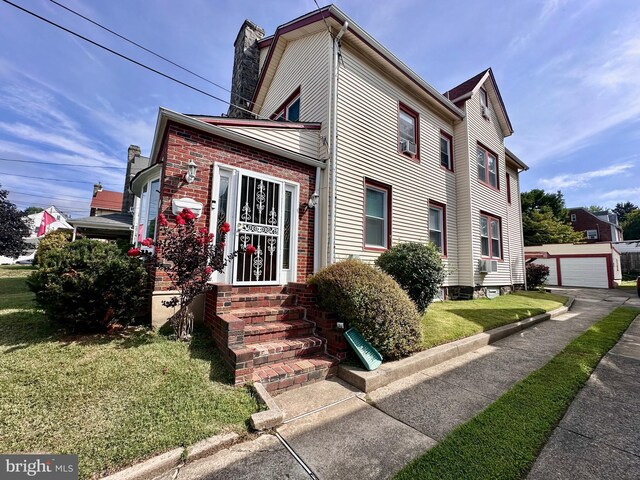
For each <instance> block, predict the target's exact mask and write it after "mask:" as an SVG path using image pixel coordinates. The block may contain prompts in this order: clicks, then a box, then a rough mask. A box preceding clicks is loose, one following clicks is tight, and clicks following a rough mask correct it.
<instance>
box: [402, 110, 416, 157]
mask: <svg viewBox="0 0 640 480" xmlns="http://www.w3.org/2000/svg"><path fill="white" fill-rule="evenodd" d="M419 131H420V128H419V117H418V113H417V112H415V111H413V110H411V109H410V108H409V107H407V106H406V105H403V104H402V103H401V104H400V107H399V109H398V140H399V144H398V149H399V151H400V153H402V154H405V155H409V156H410V157H411V158H415V159H418V157H419V153H420V152H419V146H420V138H419V136H418V132H419Z"/></svg>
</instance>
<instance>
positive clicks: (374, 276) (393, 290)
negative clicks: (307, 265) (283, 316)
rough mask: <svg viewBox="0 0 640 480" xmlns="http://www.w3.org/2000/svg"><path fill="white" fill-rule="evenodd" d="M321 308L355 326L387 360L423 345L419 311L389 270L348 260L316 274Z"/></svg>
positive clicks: (314, 281)
mask: <svg viewBox="0 0 640 480" xmlns="http://www.w3.org/2000/svg"><path fill="white" fill-rule="evenodd" d="M311 283H312V284H313V285H316V286H317V289H318V303H319V305H320V307H321V308H323V309H325V310H327V311H329V312H332V313H334V314H335V315H336V316H337V317H338V318H339V319H340V320H342V321H345V322H346V323H347V324H348V325H349V326H350V327H355V328H356V329H357V330H358V331H360V333H361V334H362V335H363V336H364V338H365V339H367V340H368V341H369V342H370V343H371V344H372V345H373V346H374V347H375V348H376V350H378V351H379V352H380V354H381V355H382V356H383V357H384V358H385V359H396V358H401V357H405V356H407V355H409V354H411V353H413V352H415V351H417V350H418V349H419V348H420V345H421V333H420V320H419V318H418V311H417V310H416V307H415V305H414V304H413V302H411V299H410V298H409V297H408V296H407V294H406V293H405V292H404V291H403V290H402V289H401V288H400V286H399V285H398V284H397V283H396V282H395V281H394V280H393V278H391V277H390V276H389V275H387V274H386V273H384V272H382V271H380V270H378V269H377V268H375V267H373V266H371V265H367V264H365V263H362V262H361V261H359V260H346V261H343V262H338V263H334V264H333V265H330V266H328V267H326V268H324V269H322V270H321V271H319V272H318V273H317V274H315V275H314V276H313V277H312V278H311Z"/></svg>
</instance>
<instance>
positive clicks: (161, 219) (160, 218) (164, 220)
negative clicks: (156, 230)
mask: <svg viewBox="0 0 640 480" xmlns="http://www.w3.org/2000/svg"><path fill="white" fill-rule="evenodd" d="M158 222H159V223H160V226H161V227H168V226H169V222H168V221H167V217H165V216H164V213H161V214H160V215H158Z"/></svg>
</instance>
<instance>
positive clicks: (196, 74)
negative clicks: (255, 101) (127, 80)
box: [49, 0, 252, 106]
mask: <svg viewBox="0 0 640 480" xmlns="http://www.w3.org/2000/svg"><path fill="white" fill-rule="evenodd" d="M49 1H50V2H51V3H53V4H55V5H57V6H59V7H60V8H64V9H65V10H67V11H68V12H70V13H72V14H74V15H77V16H78V17H80V18H82V19H84V20H86V21H87V22H89V23H92V24H94V25H95V26H97V27H99V28H102V29H103V30H106V31H107V32H109V33H111V34H112V35H115V36H116V37H118V38H120V39H122V40H124V41H125V42H128V43H130V44H131V45H135V46H136V47H138V48H140V49H142V50H144V51H145V52H147V53H150V54H151V55H154V56H156V57H157V58H160V59H161V60H164V61H165V62H167V63H170V64H171V65H173V66H174V67H178V68H179V69H180V70H183V71H185V72H187V73H190V74H191V75H193V76H195V77H197V78H199V79H200V80H204V81H205V82H207V83H210V84H211V85H213V86H215V87H218V88H221V89H222V90H224V91H225V92H229V93H231V90H229V89H228V88H226V87H223V86H222V85H220V84H218V83H216V82H213V81H211V80H209V79H208V78H206V77H203V76H202V75H200V74H198V73H196V72H194V71H192V70H189V69H188V68H187V67H183V66H182V65H180V64H178V63H176V62H174V61H173V60H170V59H168V58H167V57H165V56H163V55H160V54H159V53H156V52H154V51H153V50H151V49H149V48H147V47H145V46H143V45H140V44H139V43H136V42H134V41H133V40H131V39H129V38H127V37H125V36H124V35H122V34H120V33H118V32H115V31H113V30H111V29H110V28H109V27H105V26H104V25H102V24H100V23H98V22H96V21H95V20H92V19H90V18H89V17H87V16H85V15H83V14H81V13H79V12H76V11H75V10H73V9H72V8H69V7H67V6H66V5H63V4H62V3H60V2H57V1H56V0H49ZM236 96H237V97H238V98H239V99H241V100H244V101H245V102H247V103H249V104H250V103H252V102H251V100H250V99H248V98H244V97H241V96H240V95H236ZM234 106H235V105H234Z"/></svg>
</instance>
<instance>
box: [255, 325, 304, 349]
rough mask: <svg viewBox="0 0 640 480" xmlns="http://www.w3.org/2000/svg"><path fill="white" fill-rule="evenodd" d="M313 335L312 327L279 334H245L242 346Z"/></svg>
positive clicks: (284, 331)
mask: <svg viewBox="0 0 640 480" xmlns="http://www.w3.org/2000/svg"><path fill="white" fill-rule="evenodd" d="M312 335H313V325H310V326H308V327H300V328H292V329H290V330H281V331H279V332H269V333H258V334H249V335H247V334H246V333H245V336H244V344H245V345H253V344H255V343H266V342H273V341H274V340H287V339H291V338H298V337H310V336H312Z"/></svg>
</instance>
